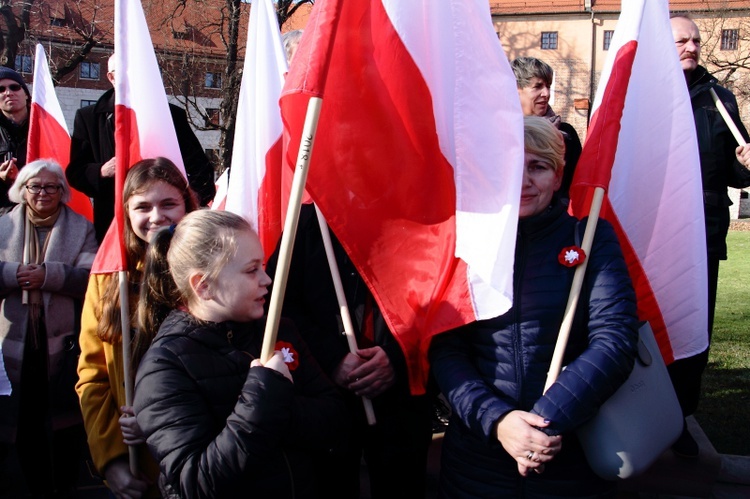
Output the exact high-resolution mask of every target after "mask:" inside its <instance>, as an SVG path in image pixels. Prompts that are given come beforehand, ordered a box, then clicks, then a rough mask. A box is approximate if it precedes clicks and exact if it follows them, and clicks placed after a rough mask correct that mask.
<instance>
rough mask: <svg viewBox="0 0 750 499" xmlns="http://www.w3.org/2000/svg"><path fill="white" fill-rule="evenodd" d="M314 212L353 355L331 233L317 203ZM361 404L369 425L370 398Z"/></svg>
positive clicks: (349, 319)
mask: <svg viewBox="0 0 750 499" xmlns="http://www.w3.org/2000/svg"><path fill="white" fill-rule="evenodd" d="M315 213H317V215H318V225H320V234H321V235H322V236H323V246H325V248H326V256H327V257H328V266H329V267H330V268H331V278H333V287H334V288H335V289H336V299H337V300H338V302H339V310H340V311H341V320H342V322H343V323H344V335H345V336H346V341H347V342H348V343H349V351H350V352H351V353H353V354H354V355H356V354H357V349H358V347H357V339H356V338H355V336H354V326H353V325H352V316H351V314H349V306H348V305H347V303H346V295H345V294H344V286H343V284H342V283H341V273H340V272H339V266H338V264H337V263H336V256H335V255H334V253H333V243H332V242H331V233H330V231H329V230H328V223H327V222H326V219H325V217H324V216H323V213H321V211H320V209H319V208H318V205H315ZM362 404H363V405H364V406H365V415H366V416H367V424H369V425H370V426H372V425H374V424H375V423H376V420H375V411H374V410H373V408H372V400H370V399H369V398H367V397H362Z"/></svg>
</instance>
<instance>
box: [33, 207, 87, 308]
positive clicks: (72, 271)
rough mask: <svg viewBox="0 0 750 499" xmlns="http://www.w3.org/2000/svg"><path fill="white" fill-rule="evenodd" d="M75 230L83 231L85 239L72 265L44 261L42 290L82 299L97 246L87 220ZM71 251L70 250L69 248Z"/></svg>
mask: <svg viewBox="0 0 750 499" xmlns="http://www.w3.org/2000/svg"><path fill="white" fill-rule="evenodd" d="M76 228H83V229H84V230H85V237H84V238H83V240H82V241H81V242H80V247H79V248H77V255H76V258H75V260H74V261H73V263H72V264H69V263H64V262H54V261H49V262H48V261H45V262H44V267H45V277H44V283H43V284H42V290H44V291H52V292H54V293H59V294H63V295H67V296H71V297H73V298H84V296H85V294H86V289H87V287H88V282H89V271H90V270H91V265H92V264H93V263H94V257H95V256H96V250H97V249H98V247H99V246H98V244H97V242H96V235H95V233H94V226H93V225H92V224H91V222H89V221H88V220H86V221H85V222H84V221H81V222H80V223H78V224H77V227H76ZM70 249H71V250H72V248H70Z"/></svg>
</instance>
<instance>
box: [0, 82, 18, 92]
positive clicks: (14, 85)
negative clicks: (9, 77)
mask: <svg viewBox="0 0 750 499" xmlns="http://www.w3.org/2000/svg"><path fill="white" fill-rule="evenodd" d="M8 89H11V91H13V92H18V91H19V90H21V85H19V84H18V83H11V84H10V85H8V86H7V87H6V86H5V85H0V94H4V93H5V91H6V90H8Z"/></svg>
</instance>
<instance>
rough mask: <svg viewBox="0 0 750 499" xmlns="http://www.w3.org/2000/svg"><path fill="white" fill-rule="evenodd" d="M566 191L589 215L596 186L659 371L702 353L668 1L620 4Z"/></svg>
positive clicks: (701, 312)
mask: <svg viewBox="0 0 750 499" xmlns="http://www.w3.org/2000/svg"><path fill="white" fill-rule="evenodd" d="M593 109H594V110H593V114H592V119H591V125H590V126H589V131H588V136H587V138H586V142H585V145H584V147H583V152H582V154H581V158H580V160H579V161H578V165H577V167H576V173H575V178H574V179H573V186H572V188H571V211H572V212H573V213H574V214H575V215H576V216H585V215H587V214H588V211H589V207H590V202H591V196H592V193H593V190H594V188H595V187H597V186H599V187H603V188H604V189H606V191H607V194H606V196H605V200H604V206H603V208H602V217H604V218H606V219H607V220H609V221H610V222H611V223H612V224H613V225H614V226H615V229H616V230H617V232H618V235H619V238H620V243H621V244H622V246H623V251H624V253H625V258H626V260H627V262H628V266H629V269H630V275H631V277H632V278H633V284H634V285H635V288H636V293H637V296H638V314H639V317H640V318H641V320H647V321H648V322H649V323H650V324H651V327H652V329H653V331H654V335H655V336H656V339H657V342H658V343H659V347H660V349H661V353H662V356H663V357H664V361H665V362H666V363H667V364H670V363H672V362H673V361H674V360H676V359H682V358H685V357H690V356H692V355H695V354H697V353H700V352H702V351H704V350H705V349H706V348H707V347H708V333H707V328H708V325H707V321H708V312H707V304H708V298H707V293H708V291H707V286H708V285H707V270H706V236H705V225H704V220H703V191H702V184H701V172H700V162H699V156H698V146H697V139H696V133H695V122H694V119H693V113H692V108H691V105H690V97H689V95H688V90H687V85H686V83H685V76H684V74H683V72H682V69H681V67H680V63H679V60H678V57H677V52H676V50H675V46H674V40H673V39H672V29H671V26H670V22H669V5H668V2H667V0H627V1H624V0H623V2H622V13H621V15H620V20H619V21H618V23H617V29H616V30H615V33H614V37H613V39H612V44H611V46H610V50H609V56H608V59H607V61H606V64H605V67H604V70H603V71H602V77H601V83H600V85H599V89H598V91H597V95H596V99H595V101H594V108H593Z"/></svg>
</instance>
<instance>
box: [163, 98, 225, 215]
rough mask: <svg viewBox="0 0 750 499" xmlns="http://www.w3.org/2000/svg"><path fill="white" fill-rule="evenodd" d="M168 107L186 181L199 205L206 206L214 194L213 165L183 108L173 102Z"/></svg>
mask: <svg viewBox="0 0 750 499" xmlns="http://www.w3.org/2000/svg"><path fill="white" fill-rule="evenodd" d="M169 109H170V111H171V112H172V121H173V122H174V128H175V132H176V133H177V142H178V143H179V145H180V154H181V155H182V162H183V163H184V164H185V173H187V176H188V183H189V184H190V187H192V188H193V190H194V191H195V192H196V193H197V194H198V197H199V198H200V203H201V206H206V205H207V204H208V203H209V202H210V201H212V200H213V199H214V196H215V195H216V182H215V180H214V168H213V165H212V164H211V161H209V159H208V156H206V153H205V152H204V151H203V146H202V145H201V143H200V140H198V137H196V136H195V132H193V129H192V128H191V127H190V123H189V122H188V119H187V114H186V113H185V110H184V109H182V108H180V107H178V106H175V105H173V104H170V105H169Z"/></svg>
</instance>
